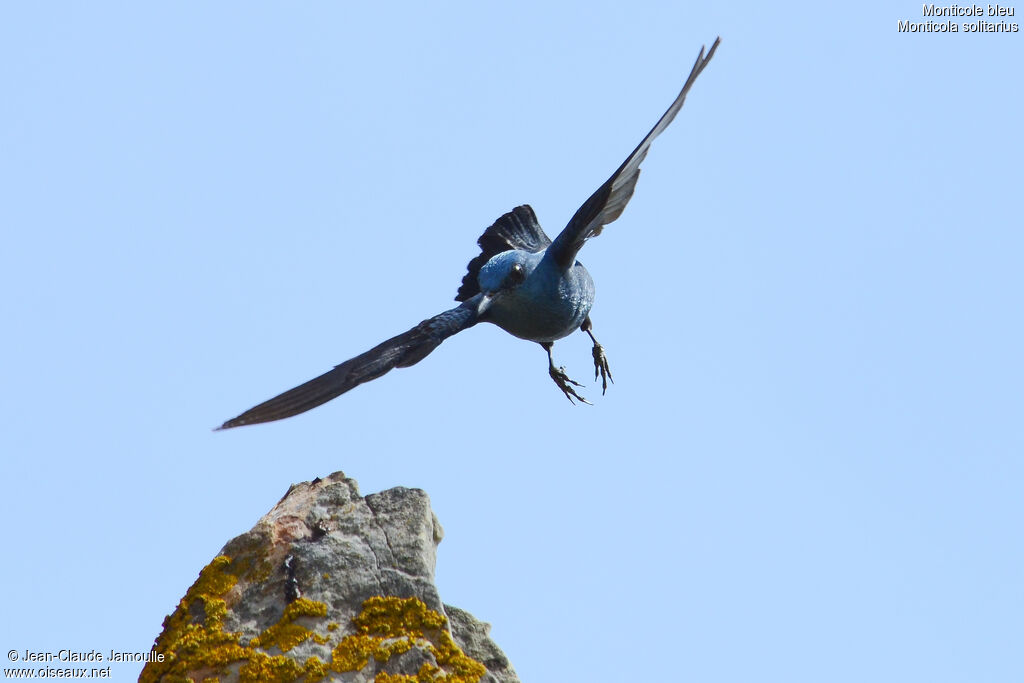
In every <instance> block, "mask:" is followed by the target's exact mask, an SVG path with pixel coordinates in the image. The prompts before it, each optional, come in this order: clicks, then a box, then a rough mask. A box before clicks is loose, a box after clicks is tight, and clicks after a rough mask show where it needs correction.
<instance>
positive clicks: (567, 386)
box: [548, 365, 594, 406]
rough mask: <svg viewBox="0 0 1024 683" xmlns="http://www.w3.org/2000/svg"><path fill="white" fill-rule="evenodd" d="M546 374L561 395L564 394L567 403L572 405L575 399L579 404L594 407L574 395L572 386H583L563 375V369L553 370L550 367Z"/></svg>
mask: <svg viewBox="0 0 1024 683" xmlns="http://www.w3.org/2000/svg"><path fill="white" fill-rule="evenodd" d="M548 374H549V375H551V379H553V380H555V384H556V385H558V388H559V389H561V390H562V393H563V394H565V397H566V398H567V399H569V403H573V399H574V398H575V399H576V400H578V401H580V402H581V403H586V404H587V405H588V406H590V405H594V404H593V403H591V402H590V401H588V400H587V399H585V398H583V397H582V396H580V395H579V394H577V393H576V390H575V389H573V386H577V387H581V386H583V385H582V384H580V383H579V382H576V381H574V380H572V379H570V378H569V376H568V375H567V374H565V368H564V367H561V368H555V366H554V365H552V366H551V367H550V369H549V370H548Z"/></svg>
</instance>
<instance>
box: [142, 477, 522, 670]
mask: <svg viewBox="0 0 1024 683" xmlns="http://www.w3.org/2000/svg"><path fill="white" fill-rule="evenodd" d="M442 536H443V530H442V529H441V525H440V523H439V522H438V520H437V517H436V516H435V515H434V513H433V512H432V510H431V509H430V500H429V498H428V497H427V494H426V493H425V492H424V491H421V490H419V489H408V488H402V487H399V488H393V489H389V490H387V491H383V492H381V493H376V494H371V495H368V496H365V497H363V496H361V495H360V494H359V489H358V486H357V484H356V482H355V481H354V480H353V479H349V478H348V477H346V476H345V475H344V473H342V472H336V473H334V474H332V475H330V476H329V477H327V478H325V479H315V480H313V481H311V482H303V483H301V484H295V485H293V486H292V487H290V488H289V489H288V492H287V493H286V494H285V496H284V497H283V498H282V499H281V500H280V501H279V502H278V503H277V505H275V506H274V508H273V509H272V510H270V512H268V513H267V514H266V515H264V516H263V517H262V518H261V519H260V520H259V521H258V522H257V523H256V525H255V526H254V527H253V528H252V529H251V530H250V531H248V532H246V533H244V534H242V535H241V536H238V537H236V538H234V539H232V540H231V541H229V542H228V543H227V544H226V545H225V546H224V548H223V550H222V551H221V553H220V555H219V556H218V557H217V558H216V559H215V560H214V561H213V562H211V563H210V565H208V566H207V567H206V568H205V569H203V571H202V572H201V574H200V577H199V579H198V580H197V581H196V583H195V584H194V585H193V586H192V587H191V588H190V589H189V591H188V592H187V593H186V595H185V597H184V598H183V599H182V600H181V603H180V604H179V605H178V608H177V609H176V610H175V612H174V613H173V614H171V615H169V616H168V617H167V619H165V621H164V630H163V632H162V633H161V635H160V636H159V637H158V638H157V642H156V652H157V653H161V654H163V655H164V661H162V662H151V663H150V664H148V665H147V667H146V668H145V669H144V670H143V672H142V676H141V677H140V679H139V680H140V681H172V680H178V681H180V680H188V679H189V678H191V679H193V680H196V681H200V680H203V678H204V677H211V678H212V677H217V678H218V679H219V680H220V681H221V682H222V683H224V682H226V681H258V680H267V679H269V678H271V677H273V680H302V681H317V680H328V681H346V682H349V683H362V682H364V681H374V680H386V681H388V682H389V683H391V681H396V682H397V681H404V680H408V681H413V680H415V677H416V676H417V675H419V676H420V677H421V679H423V680H437V681H459V682H462V681H486V682H487V683H518V681H519V679H518V677H517V676H516V674H515V671H514V670H513V668H512V666H511V664H510V663H509V661H508V659H507V658H506V657H505V655H504V654H503V653H502V652H501V650H500V649H499V648H498V646H497V645H495V643H494V642H493V641H492V640H491V639H490V637H489V636H488V631H489V629H490V626H489V625H487V624H484V623H482V622H480V621H478V620H477V619H475V618H474V617H473V616H472V615H470V614H469V613H468V612H465V611H463V610H461V609H458V608H456V607H451V606H448V605H444V604H443V603H442V601H441V597H440V596H439V595H438V592H437V588H436V587H435V585H434V567H435V561H436V550H437V544H438V543H440V541H441V538H442ZM382 597H383V598H385V599H383V600H382ZM371 598H372V599H373V600H371ZM449 643H453V644H454V646H455V647H448V644H449ZM481 665H482V666H481ZM378 674H379V677H378ZM406 676H409V677H410V678H405V677H406ZM425 676H429V677H426V678H424V677H425ZM375 677H377V678H375Z"/></svg>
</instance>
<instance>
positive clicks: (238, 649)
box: [139, 555, 327, 683]
mask: <svg viewBox="0 0 1024 683" xmlns="http://www.w3.org/2000/svg"><path fill="white" fill-rule="evenodd" d="M239 564H242V565H243V566H245V565H248V562H246V563H239ZM239 564H235V563H233V562H232V559H231V558H230V557H227V556H225V555H220V556H218V557H216V558H214V560H213V561H212V562H211V563H210V564H208V565H207V566H206V567H205V568H203V570H202V571H201V572H200V573H199V578H198V579H197V580H196V582H195V583H194V584H192V587H191V588H189V589H188V591H187V592H186V593H185V597H184V598H182V599H181V602H179V603H178V607H177V609H175V611H174V613H173V614H171V615H170V616H169V617H167V619H165V620H164V630H163V633H161V634H160V637H159V638H158V639H157V642H156V646H155V650H156V651H157V652H159V653H162V654H163V655H164V657H165V659H164V661H163V662H149V663H148V664H147V665H146V667H145V668H144V669H143V670H142V675H141V676H140V677H139V681H140V683H155V682H156V681H164V682H166V683H187V682H190V681H195V682H199V681H206V682H210V683H212V681H215V680H217V679H218V678H219V677H220V676H227V675H228V674H229V670H228V667H229V666H230V665H232V664H237V663H241V668H240V669H239V670H238V679H239V681H242V682H243V683H259V682H263V681H267V682H271V683H287V682H290V681H295V680H297V679H299V678H300V677H303V676H305V680H307V681H310V682H312V681H319V680H323V678H324V677H325V676H326V665H325V664H324V663H323V662H322V661H320V660H319V659H317V658H316V657H311V658H309V659H307V660H306V662H305V664H304V665H300V664H298V663H297V662H296V661H294V660H292V659H290V658H288V657H285V656H284V655H270V654H267V653H266V652H264V651H263V648H269V647H278V648H280V649H281V651H282V652H287V651H288V650H289V649H291V648H292V647H294V646H295V645H297V644H298V643H301V642H302V641H304V640H306V639H307V638H310V637H313V638H315V639H317V641H318V642H326V638H325V637H323V636H318V635H317V634H315V633H313V632H312V631H310V630H309V629H306V628H305V627H303V626H300V625H299V624H296V623H294V621H295V619H297V618H299V617H301V616H314V617H323V616H325V615H326V614H327V605H325V604H323V603H321V602H315V601H313V600H296V601H295V602H293V603H291V604H290V605H289V606H288V607H287V608H286V609H285V612H284V614H283V615H282V616H281V619H280V620H279V621H278V622H277V623H276V624H274V625H272V626H270V627H269V628H268V629H267V630H266V631H264V632H263V633H262V634H261V635H260V637H259V638H253V639H252V640H250V642H249V645H247V646H243V645H242V644H241V634H240V633H230V632H227V631H225V630H224V618H225V616H227V602H226V601H225V599H224V596H225V595H226V594H227V593H228V591H230V590H231V589H232V588H233V587H234V586H235V584H236V583H237V582H238V575H237V574H235V573H234V572H235V571H239V569H240V567H239ZM321 639H322V640H321ZM257 648H260V649H257Z"/></svg>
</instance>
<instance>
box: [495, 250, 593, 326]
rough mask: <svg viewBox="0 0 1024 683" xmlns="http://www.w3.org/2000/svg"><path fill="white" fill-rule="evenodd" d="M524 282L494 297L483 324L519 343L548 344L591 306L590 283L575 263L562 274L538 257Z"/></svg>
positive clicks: (582, 268) (591, 285)
mask: <svg viewBox="0 0 1024 683" xmlns="http://www.w3.org/2000/svg"><path fill="white" fill-rule="evenodd" d="M531 256H535V259H536V260H534V259H530V260H531V261H533V263H530V264H529V265H531V266H534V268H533V269H532V272H530V274H529V276H528V277H527V278H526V280H525V281H524V282H523V283H522V284H521V285H519V286H518V287H516V288H515V289H513V290H510V291H506V292H502V293H501V294H499V295H498V296H496V297H495V300H494V304H493V305H492V306H491V308H490V310H489V311H488V314H487V316H486V317H485V320H487V321H488V322H492V323H494V324H495V325H498V326H499V327H501V328H502V329H503V330H505V331H506V332H508V333H510V334H513V335H515V336H517V337H519V338H521V339H529V340H530V341H537V342H549V341H555V340H557V339H561V338H562V337H565V336H567V335H569V334H571V333H572V332H573V331H575V330H577V329H579V326H580V325H582V324H583V321H584V319H586V317H587V314H588V313H590V307H591V306H592V305H593V304H594V281H593V280H592V279H591V278H590V274H589V273H588V272H587V269H586V268H584V267H583V266H582V265H581V264H580V263H579V262H578V261H577V262H576V263H575V264H574V265H573V267H572V268H570V269H569V270H568V271H566V272H563V271H561V269H559V268H557V267H556V266H554V263H553V262H551V261H549V260H548V259H544V258H541V256H542V254H536V255H531Z"/></svg>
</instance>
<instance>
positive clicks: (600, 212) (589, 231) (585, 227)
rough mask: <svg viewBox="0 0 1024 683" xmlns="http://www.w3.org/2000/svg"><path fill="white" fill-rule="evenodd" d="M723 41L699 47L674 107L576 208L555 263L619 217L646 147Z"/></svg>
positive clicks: (568, 261)
mask: <svg viewBox="0 0 1024 683" xmlns="http://www.w3.org/2000/svg"><path fill="white" fill-rule="evenodd" d="M721 40H722V39H721V38H715V42H714V44H712V45H711V49H710V50H708V53H707V54H706V55H705V54H704V48H703V47H702V48H701V49H700V54H699V55H697V61H696V62H695V63H694V65H693V69H692V70H691V71H690V76H689V78H687V79H686V83H685V84H684V85H683V89H682V90H681V91H679V95H678V96H677V97H676V99H675V101H674V102H673V103H672V106H670V107H669V108H668V111H666V112H665V113H664V115H662V117H661V118H660V119H659V120H658V123H656V124H655V125H654V128H652V129H651V132H650V133H648V134H647V137H645V138H644V139H643V140H642V141H641V142H640V144H639V145H637V147H636V149H634V150H633V153H632V154H630V155H629V156H628V157H626V160H625V161H623V162H622V165H621V166H619V168H618V170H617V171H615V173H613V174H612V177H611V178H609V179H608V180H607V181H605V183H604V185H602V186H601V187H599V188H597V191H596V192H595V193H594V194H592V195H591V196H590V199H588V200H587V201H586V202H584V203H583V206H581V207H580V208H579V209H578V210H577V211H576V215H574V216H573V217H572V220H570V221H569V224H568V225H566V226H565V229H564V230H562V232H561V233H559V235H558V237H556V238H555V241H554V242H553V243H552V245H551V247H549V249H548V251H549V252H551V253H552V255H553V256H554V258H555V262H556V263H557V264H558V265H559V266H561V267H562V268H568V267H569V266H571V265H572V264H573V263H574V262H575V261H576V253H577V252H579V250H580V248H581V247H582V246H583V243H584V242H586V241H587V240H588V239H589V238H591V237H593V236H594V235H599V234H601V230H602V229H603V228H604V226H605V225H607V224H608V223H611V222H612V221H614V220H615V219H616V218H618V217H619V215H620V214H621V213H622V210H623V209H624V208H626V204H627V203H628V202H629V198H630V197H632V196H633V189H634V188H635V187H636V180H637V178H638V177H639V175H640V163H641V162H642V161H643V160H644V157H645V156H647V150H648V149H649V148H650V146H651V143H652V142H653V141H654V138H656V137H658V136H659V135H661V132H662V131H663V130H665V129H666V128H668V124H670V123H672V119H674V118H675V117H676V114H677V113H679V110H680V109H682V107H683V102H684V101H685V100H686V94H687V93H688V92H690V88H691V87H692V86H693V83H694V81H696V80H697V76H699V75H700V72H701V71H703V70H704V67H706V66H707V65H708V62H709V61H711V57H712V56H713V55H714V54H715V50H716V49H717V48H718V44H719V43H720V42H721Z"/></svg>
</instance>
